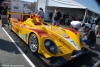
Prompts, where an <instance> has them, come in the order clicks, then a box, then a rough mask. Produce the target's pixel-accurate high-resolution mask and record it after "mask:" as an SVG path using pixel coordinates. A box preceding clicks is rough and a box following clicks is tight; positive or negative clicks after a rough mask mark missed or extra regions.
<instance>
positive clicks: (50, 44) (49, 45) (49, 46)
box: [44, 39, 58, 54]
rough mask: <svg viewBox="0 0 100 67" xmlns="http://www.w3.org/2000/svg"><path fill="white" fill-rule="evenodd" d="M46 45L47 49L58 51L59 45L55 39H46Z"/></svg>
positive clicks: (54, 52) (55, 52)
mask: <svg viewBox="0 0 100 67" xmlns="http://www.w3.org/2000/svg"><path fill="white" fill-rule="evenodd" d="M44 45H45V47H46V49H47V50H48V51H49V52H51V53H52V54H57V53H58V49H57V46H56V44H55V43H54V42H53V41H51V40H49V39H46V40H45V41H44Z"/></svg>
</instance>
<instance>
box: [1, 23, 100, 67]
mask: <svg viewBox="0 0 100 67" xmlns="http://www.w3.org/2000/svg"><path fill="white" fill-rule="evenodd" d="M60 26H62V27H67V26H63V25H60ZM4 30H6V31H7V33H8V34H9V35H10V36H11V38H12V39H13V40H14V41H15V42H16V43H17V45H18V46H19V47H20V48H21V50H22V51H23V52H24V53H25V55H26V56H27V57H28V58H29V59H30V60H31V61H32V63H33V64H34V65H35V66H36V67H48V66H46V65H45V63H43V62H42V60H40V58H39V57H38V56H37V55H35V54H33V53H32V52H31V51H30V49H29V47H28V46H27V45H26V44H25V43H24V42H23V41H22V40H21V39H20V38H19V37H18V36H17V35H16V34H15V33H14V32H11V31H10V30H9V29H8V27H7V26H6V27H4ZM1 34H2V35H1ZM1 44H4V45H2V46H0V62H1V64H6V63H7V64H11V65H14V64H18V65H24V67H31V66H30V64H29V63H28V62H27V60H26V59H25V58H24V57H23V56H22V54H21V53H20V52H19V51H18V49H17V48H16V47H15V46H14V44H13V43H12V42H11V40H10V39H9V38H8V36H7V35H6V34H5V32H4V31H3V30H2V28H1V27H0V45H1ZM8 45H9V46H8ZM6 46H7V47H6ZM89 50H90V51H91V52H90V53H89V54H86V55H83V56H80V57H78V58H75V59H73V60H71V61H69V62H68V63H67V64H66V65H65V66H63V67H92V66H93V65H94V64H95V63H96V62H97V61H99V60H100V39H97V44H96V45H95V48H93V49H89ZM8 54H9V55H8ZM1 58H2V60H1ZM11 58H13V59H11ZM20 67H21V66H20Z"/></svg>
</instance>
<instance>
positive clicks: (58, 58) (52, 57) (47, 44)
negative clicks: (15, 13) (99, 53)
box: [9, 16, 88, 67]
mask: <svg viewBox="0 0 100 67" xmlns="http://www.w3.org/2000/svg"><path fill="white" fill-rule="evenodd" d="M9 21H10V22H9V23H10V25H9V29H11V30H12V31H14V32H15V33H16V34H17V35H18V36H19V37H20V38H21V39H22V40H23V41H24V42H25V43H26V44H27V45H29V47H30V50H31V51H32V52H33V53H37V54H38V55H39V56H40V58H41V59H42V60H44V61H45V62H46V63H47V64H48V65H49V66H51V67H53V66H57V67H58V66H62V65H64V64H66V62H67V61H69V60H71V59H73V58H75V57H78V56H80V55H82V54H84V53H88V50H87V49H86V48H84V46H85V45H84V43H83V42H82V37H81V35H80V33H79V32H77V31H76V30H73V29H71V28H62V27H59V26H52V25H50V24H49V23H46V22H44V21H43V20H42V18H41V17H40V16H34V17H31V18H28V19H27V20H26V21H19V20H18V19H17V18H10V19H9Z"/></svg>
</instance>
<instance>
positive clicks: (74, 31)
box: [65, 28, 78, 35]
mask: <svg viewBox="0 0 100 67" xmlns="http://www.w3.org/2000/svg"><path fill="white" fill-rule="evenodd" d="M65 29H66V30H70V31H72V32H73V33H75V34H76V35H77V33H78V31H76V30H74V29H71V28H65Z"/></svg>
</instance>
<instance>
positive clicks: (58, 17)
mask: <svg viewBox="0 0 100 67" xmlns="http://www.w3.org/2000/svg"><path fill="white" fill-rule="evenodd" d="M61 18H62V15H61V13H60V12H59V9H58V8H56V9H55V12H54V14H53V16H52V25H56V24H57V23H58V24H59V22H60V20H61Z"/></svg>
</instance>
